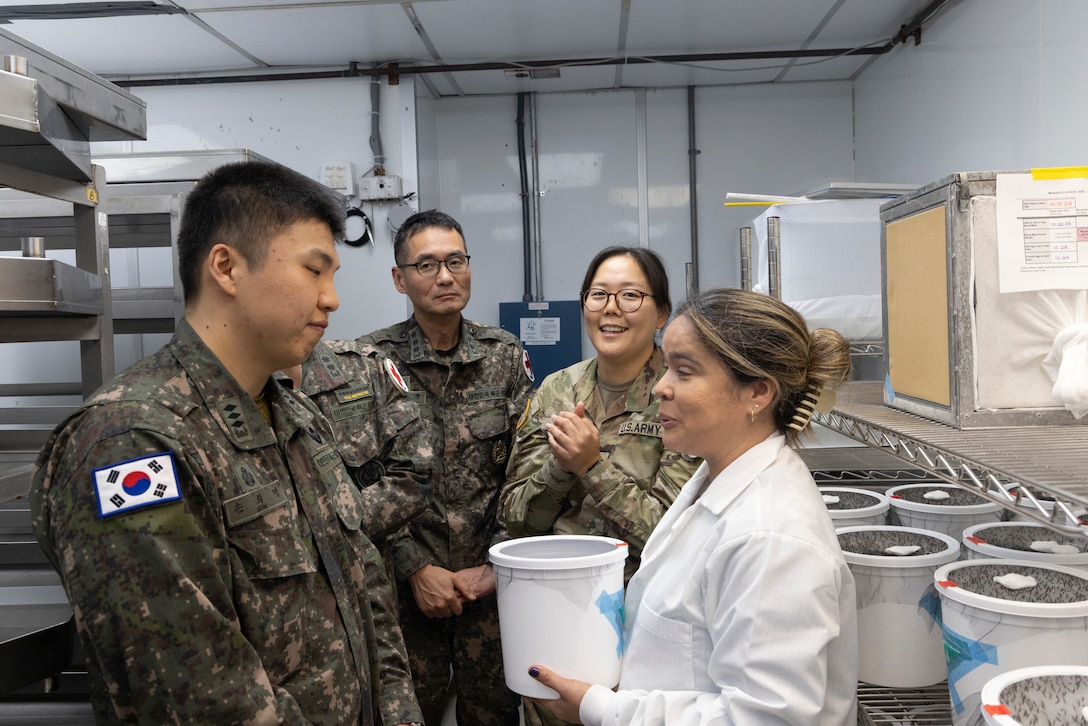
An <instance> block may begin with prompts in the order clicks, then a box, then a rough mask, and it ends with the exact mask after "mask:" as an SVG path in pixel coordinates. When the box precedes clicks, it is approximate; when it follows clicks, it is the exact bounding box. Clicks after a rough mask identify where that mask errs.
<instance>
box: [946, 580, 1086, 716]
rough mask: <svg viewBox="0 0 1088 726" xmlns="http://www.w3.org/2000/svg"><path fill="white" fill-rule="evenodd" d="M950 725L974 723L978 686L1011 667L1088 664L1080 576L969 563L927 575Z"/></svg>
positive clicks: (978, 703) (1083, 582) (1084, 587)
mask: <svg viewBox="0 0 1088 726" xmlns="http://www.w3.org/2000/svg"><path fill="white" fill-rule="evenodd" d="M934 579H935V582H936V583H937V594H938V595H939V596H940V600H941V628H942V630H943V634H944V651H945V657H946V659H947V665H948V690H949V697H950V698H951V705H952V720H953V723H954V725H955V726H982V724H983V718H982V715H981V710H980V701H981V691H982V687H983V686H984V685H985V684H986V682H987V681H989V680H990V679H991V678H993V677H995V676H997V675H1000V674H1002V673H1007V672H1008V671H1011V670H1014V669H1016V668H1027V667H1031V666H1043V665H1088V573H1085V572H1084V571H1082V570H1078V569H1075V568H1072V567H1065V566H1063V565H1051V564H1046V563H1041V562H1031V561H1026V560H995V559H975V560H961V561H958V562H952V563H950V564H947V565H944V566H942V567H941V568H939V569H938V570H937V572H936V573H935V574H934Z"/></svg>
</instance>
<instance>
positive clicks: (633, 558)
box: [501, 347, 701, 725]
mask: <svg viewBox="0 0 1088 726" xmlns="http://www.w3.org/2000/svg"><path fill="white" fill-rule="evenodd" d="M664 372H665V359H664V356H663V355H662V354H661V350H660V349H659V348H656V347H655V349H654V352H653V354H652V355H651V356H650V359H649V361H647V363H646V366H645V367H644V368H643V369H642V372H641V373H640V374H639V375H638V377H636V378H635V381H634V383H632V384H631V388H630V389H629V390H628V392H627V397H626V399H625V400H624V401H617V402H616V404H615V405H614V406H613V408H612V409H611V410H608V411H606V410H604V403H603V401H602V399H601V394H600V391H599V389H598V388H597V359H596V358H590V359H589V360H585V361H582V362H580V363H575V364H574V365H572V366H569V367H567V368H564V369H563V370H561V371H556V372H555V373H552V374H551V375H549V376H548V377H547V378H545V379H544V381H543V382H542V383H541V384H540V389H539V390H538V391H537V393H536V396H535V397H534V398H533V402H532V404H531V405H530V407H529V419H528V420H527V421H526V422H525V423H524V424H523V425H522V426H521V428H520V429H518V432H517V440H516V442H515V443H514V451H513V453H512V454H511V455H510V465H509V469H508V472H507V482H508V483H507V484H506V486H505V487H504V488H503V492H502V498H501V502H502V514H503V517H504V518H505V520H506V527H507V529H508V530H509V533H510V535H511V536H513V537H525V536H530V535H542V534H552V533H555V534H595V535H603V536H607V537H615V538H617V539H622V540H623V541H625V542H627V543H628V545H629V547H628V549H629V552H630V555H629V557H628V558H627V563H626V565H625V569H624V582H626V581H627V580H629V579H631V575H633V574H634V572H635V570H637V569H638V565H639V561H640V559H639V558H640V556H641V554H642V548H643V546H644V545H645V544H646V540H647V539H648V538H649V536H650V532H652V531H653V528H654V526H656V525H657V523H658V521H660V519H661V516H662V515H663V514H664V513H665V510H666V509H667V508H668V507H669V505H671V504H672V503H673V501H675V499H676V495H677V494H678V493H679V492H680V489H681V487H683V486H684V484H685V483H687V481H688V479H690V478H691V475H692V474H694V473H695V470H696V469H697V468H699V463H700V461H701V460H700V459H692V458H690V457H687V456H683V455H682V454H678V453H676V452H675V451H670V450H669V449H666V448H665V447H664V445H663V444H662V443H661V424H659V423H657V408H658V405H659V402H658V398H657V396H655V395H654V394H653V387H654V384H656V383H657V381H658V379H659V378H661V376H662V375H664ZM583 401H584V402H585V405H586V417H587V418H589V419H590V420H591V421H593V423H594V424H595V425H596V426H597V429H598V430H599V431H600V437H601V460H600V461H599V462H597V463H596V464H594V465H593V467H592V468H591V469H590V470H589V471H588V472H586V475H585V476H584V477H582V478H581V479H579V478H578V477H577V476H575V475H574V474H571V473H568V472H565V471H562V470H561V469H560V468H559V467H558V466H557V465H556V462H555V457H554V456H553V455H552V453H551V448H550V447H549V445H548V436H547V434H546V433H545V431H544V429H543V425H544V423H546V422H548V421H549V420H550V419H551V417H552V415H553V414H556V413H559V412H560V411H573V410H574V407H575V405H576V404H578V403H580V402H583ZM525 722H526V724H529V725H535V724H541V723H545V724H561V723H564V722H563V721H561V720H560V719H558V718H557V717H555V716H553V715H552V714H551V712H548V711H545V710H544V709H543V708H540V707H538V706H536V705H535V704H533V703H532V702H530V701H528V700H526V702H525Z"/></svg>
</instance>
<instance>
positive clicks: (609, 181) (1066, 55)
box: [0, 0, 1088, 380]
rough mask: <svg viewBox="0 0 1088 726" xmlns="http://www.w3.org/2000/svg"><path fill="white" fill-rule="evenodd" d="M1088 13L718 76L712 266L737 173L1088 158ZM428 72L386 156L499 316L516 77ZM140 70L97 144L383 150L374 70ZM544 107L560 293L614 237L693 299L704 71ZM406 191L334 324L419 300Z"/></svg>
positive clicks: (1069, 11) (708, 115) (987, 7)
mask: <svg viewBox="0 0 1088 726" xmlns="http://www.w3.org/2000/svg"><path fill="white" fill-rule="evenodd" d="M1084 27H1088V3H1085V2H1083V0H961V1H960V2H959V3H955V4H953V5H951V6H950V8H949V9H948V10H945V11H944V12H943V13H942V15H941V16H940V17H939V18H938V19H937V21H936V22H935V23H934V24H933V25H932V26H930V27H928V28H926V30H925V31H924V32H923V34H922V43H921V45H919V46H917V47H916V46H914V45H913V41H908V42H907V44H905V45H902V46H899V47H897V48H895V49H894V50H893V51H892V52H891V53H889V54H887V55H885V56H882V57H880V58H879V59H878V60H877V61H876V62H875V63H874V64H873V65H872V66H870V68H869V69H868V70H867V71H866V72H865V74H864V75H862V77H861V78H859V79H858V80H857V81H855V82H854V83H853V84H851V83H849V82H838V83H816V84H790V85H767V86H746V87H728V86H722V87H708V88H700V89H698V90H697V91H696V93H695V103H696V134H697V141H696V145H697V148H698V149H699V150H700V152H701V153H700V154H699V155H698V157H697V164H698V189H697V194H698V206H699V218H698V222H699V237H700V246H699V262H700V269H699V277H700V285H701V287H704V288H705V287H710V286H715V285H736V284H738V283H739V271H738V267H739V265H738V263H737V242H736V240H737V229H738V227H740V226H741V225H743V224H746V223H749V222H750V221H751V220H752V219H754V218H755V217H756V216H758V213H759V212H760V211H761V210H759V209H754V208H753V209H745V208H739V209H738V208H731V209H726V208H724V207H722V201H723V200H724V196H725V193H726V192H729V191H741V192H761V193H768V194H794V193H798V192H802V191H804V190H806V189H809V188H812V187H814V186H816V185H818V184H820V183H823V182H827V181H852V180H857V181H873V182H891V183H911V184H919V185H920V184H926V183H929V182H931V181H935V180H937V179H940V178H942V177H944V176H947V175H948V174H950V173H952V172H955V171H982V170H999V169H1013V168H1029V167H1035V166H1055V165H1076V164H1085V163H1088V134H1085V133H1084V131H1083V129H1082V128H1081V127H1082V125H1083V124H1081V122H1080V120H1081V119H1082V118H1083V117H1084V116H1085V112H1086V111H1088V97H1086V96H1085V95H1084V93H1083V92H1082V90H1081V89H1082V88H1083V86H1084V83H1083V73H1084V70H1083V69H1084V68H1085V67H1088V44H1085V43H1084V42H1083V39H1082V37H1081V34H1082V29H1083V28H1084ZM413 80H414V79H412V78H411V77H410V76H402V79H401V85H400V86H397V87H389V86H387V85H386V84H385V83H384V82H383V83H382V117H381V118H382V136H383V140H384V142H385V150H386V156H387V162H386V168H387V170H388V172H389V173H391V174H397V175H399V176H402V177H403V178H404V179H405V184H406V189H405V191H406V192H407V191H418V194H419V202H418V205H419V208H431V207H438V208H441V209H444V210H445V211H448V212H450V213H452V214H454V215H455V216H456V217H458V219H459V220H460V221H461V222H462V224H463V225H464V227H465V230H466V234H467V236H468V242H469V247H470V251H471V253H472V255H473V261H472V265H473V270H474V273H475V274H474V282H475V284H474V290H473V299H472V302H471V304H470V306H469V309H468V311H467V312H468V315H469V316H470V317H472V318H475V319H478V320H481V321H484V322H488V323H492V324H494V323H497V322H498V303H499V302H501V301H514V300H520V299H521V297H522V293H523V285H522V257H523V255H522V244H521V202H520V198H519V197H518V190H519V182H518V166H517V141H516V135H515V134H516V128H515V124H514V119H515V115H516V98H515V97H514V96H512V95H511V96H490V97H479V96H477V97H466V98H445V99H441V100H433V99H431V98H429V97H428V96H422V97H420V98H418V99H417V98H415V93H416V92H417V89H416V84H414V83H413ZM418 90H419V92H420V93H424V90H423V89H422V88H420V89H418ZM132 91H133V92H134V93H135V94H136V95H138V96H140V97H142V98H144V99H145V100H146V101H147V114H148V118H147V120H148V135H149V138H148V140H147V141H146V142H124V143H115V144H100V145H96V151H99V152H101V153H115V152H117V151H177V150H198V149H226V148H249V149H252V150H253V151H255V152H257V153H260V154H262V155H265V156H268V157H269V158H272V159H274V160H276V161H279V162H281V163H284V164H287V165H288V166H291V167H293V168H295V169H298V170H299V171H301V172H303V173H305V174H307V175H309V176H312V177H314V178H317V177H318V176H319V170H320V164H321V162H322V161H325V160H345V159H346V160H348V161H351V162H353V163H354V164H355V166H356V172H357V173H359V174H362V173H364V172H366V171H367V170H368V169H369V168H370V167H371V165H372V163H373V160H372V155H371V152H370V146H369V135H370V110H371V109H370V86H369V80H368V79H336V80H315V81H291V82H269V83H245V84H205V85H193V86H173V87H161V88H160V87H155V88H135V89H132ZM536 107H537V113H538V117H537V130H538V133H539V144H540V154H541V172H542V173H541V184H542V189H543V191H544V196H543V198H542V199H541V200H540V209H541V212H542V219H541V227H542V232H543V243H544V266H543V267H544V289H543V294H544V296H545V297H546V298H548V299H552V300H560V299H573V298H574V297H575V296H576V295H577V292H578V285H579V283H580V281H581V277H582V274H583V272H584V268H585V265H586V262H587V261H588V260H589V259H590V258H591V257H592V255H593V253H594V252H596V251H597V250H598V249H600V248H601V247H603V246H605V245H607V244H617V243H618V244H640V243H645V244H647V245H648V246H649V247H651V248H652V249H654V250H656V251H658V252H660V253H661V254H662V255H663V256H664V257H665V259H666V261H667V263H668V267H669V272H670V275H671V279H672V289H673V297H674V301H678V300H680V299H681V298H682V297H683V295H684V274H685V270H684V267H685V264H686V263H687V262H689V261H690V259H691V255H690V237H689V233H690V230H689V211H688V207H687V202H688V193H689V191H688V178H687V175H688V133H687V93H686V90H685V89H671V90H654V91H644V92H637V91H629V90H628V91H605V92H597V93H577V94H544V95H540V96H538V97H537V99H536ZM640 199H643V200H645V208H644V213H643V214H642V215H640V214H639V200H640ZM389 206H390V204H389V203H383V204H374V205H364V210H365V211H366V212H367V213H368V214H370V216H371V217H372V219H373V220H374V223H375V227H376V230H377V241H378V244H377V245H375V246H374V247H371V248H364V249H351V248H344V249H343V250H342V251H341V252H342V258H343V260H342V262H343V270H342V272H341V273H340V275H339V276H338V289H339V291H340V294H341V309H340V311H339V312H338V313H337V314H335V315H334V316H333V321H332V328H331V329H330V333H329V334H330V335H331V336H334V337H353V336H355V335H357V334H359V333H362V332H364V331H367V330H370V329H372V328H375V327H378V326H381V325H387V324H389V323H392V322H394V321H396V320H400V319H402V318H403V317H405V315H406V314H407V311H408V306H407V304H406V301H405V299H404V298H403V297H402V296H400V295H399V294H398V293H396V292H395V290H394V289H393V287H392V284H391V282H390V280H389V268H390V267H391V266H392V264H393V258H392V250H391V234H390V231H389V228H388V225H387V223H386V219H385V213H386V211H387V209H388V207H389ZM114 269H115V271H118V270H119V269H120V266H119V265H118V264H117V263H116V262H115V263H114ZM583 350H584V351H586V352H588V350H587V349H586V348H585V346H584V347H583ZM3 352H4V351H0V354H2V353H3ZM73 365H74V362H73ZM4 367H5V368H6V369H8V370H11V369H12V368H11V367H10V366H8V365H5V366H4ZM73 370H75V369H74V368H73ZM74 377H75V376H74V375H73V378H74ZM20 380H23V379H20ZM43 380H44V379H43Z"/></svg>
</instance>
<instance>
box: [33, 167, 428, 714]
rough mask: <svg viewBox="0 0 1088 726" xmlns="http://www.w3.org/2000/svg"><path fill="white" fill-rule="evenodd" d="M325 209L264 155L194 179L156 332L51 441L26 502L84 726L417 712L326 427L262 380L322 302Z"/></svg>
mask: <svg viewBox="0 0 1088 726" xmlns="http://www.w3.org/2000/svg"><path fill="white" fill-rule="evenodd" d="M343 219H344V212H343V204H342V202H341V201H340V200H338V199H337V198H336V197H335V196H332V195H330V193H329V192H328V190H327V189H325V188H324V187H322V186H320V185H319V184H317V183H315V182H313V181H311V180H309V179H307V178H306V177H304V176H302V175H300V174H297V173H296V172H293V171H291V170H289V169H286V168H284V167H280V166H278V165H275V164H269V163H264V162H243V163H240V164H230V165H226V166H222V167H220V168H218V169H216V170H214V171H212V172H210V173H209V174H208V175H206V176H205V177H204V178H203V179H202V180H201V181H200V182H198V184H197V186H196V187H195V189H194V190H193V191H192V193H191V194H190V195H189V198H188V201H187V202H186V206H185V210H184V214H183V218H182V228H181V232H180V235H179V237H178V249H179V255H180V272H181V280H182V285H183V288H184V292H185V317H184V319H183V320H182V321H181V322H180V323H179V324H178V328H177V332H176V333H175V335H174V337H173V338H172V340H171V341H170V342H169V343H168V344H167V345H166V346H165V347H164V348H162V349H161V350H160V351H159V352H158V353H155V354H154V355H152V356H150V357H148V358H145V359H144V360H143V361H140V362H139V363H137V364H136V365H134V366H133V367H131V368H129V369H128V370H127V371H125V372H124V373H122V374H120V375H119V376H118V377H117V378H116V379H114V380H113V381H112V382H111V383H109V384H107V385H106V386H104V387H103V388H102V389H100V390H99V391H98V392H97V393H96V394H94V395H93V396H92V397H91V398H90V399H89V400H88V401H86V402H85V403H84V404H83V405H82V406H81V407H80V408H79V409H78V410H77V411H76V412H75V413H74V414H73V415H72V416H70V417H69V418H68V419H67V420H66V421H64V422H63V423H62V424H61V425H60V426H59V427H58V428H57V429H56V430H55V431H54V432H53V435H52V437H51V439H50V440H49V442H48V443H47V444H46V446H45V448H44V450H43V451H42V453H41V455H40V456H39V458H38V462H37V468H36V470H35V473H34V476H33V481H32V484H31V491H30V503H31V511H32V516H33V521H34V529H35V533H36V535H37V538H38V541H39V543H40V544H41V545H42V547H43V549H44V550H45V552H46V554H47V556H48V557H49V559H50V560H51V562H52V563H53V565H54V567H56V568H57V570H58V571H59V572H60V574H61V578H62V580H63V582H64V587H65V591H66V592H67V594H68V598H69V600H70V601H71V603H72V607H73V610H74V612H75V620H76V626H77V629H78V631H79V635H80V639H81V641H82V644H83V646H84V650H85V651H86V657H87V669H88V672H89V675H90V678H91V683H92V701H93V706H94V710H95V717H96V720H97V721H98V722H99V723H131V724H135V723H142V724H152V723H154V724H163V723H179V724H228V723H249V724H258V723H261V724H266V723H267V724H273V723H318V724H363V725H365V726H371V725H372V724H383V725H384V724H410V723H413V722H418V721H420V719H421V718H422V714H421V713H420V710H419V707H418V705H417V703H416V700H415V697H414V695H413V692H412V684H411V677H410V675H409V672H408V666H407V656H406V654H405V652H404V645H403V640H402V637H401V634H400V630H399V628H398V626H397V624H396V621H395V616H394V613H393V603H392V592H391V590H390V588H389V584H388V582H387V580H386V578H385V571H384V568H383V565H382V562H381V559H380V557H379V555H378V552H377V550H376V549H375V548H374V546H373V545H372V544H371V542H370V540H368V539H367V537H366V535H365V534H364V533H363V531H362V529H361V528H360V523H361V522H362V520H363V516H364V511H363V509H364V504H363V501H362V498H361V497H360V495H359V490H358V488H357V487H356V486H355V484H354V483H353V482H352V480H351V478H350V476H349V475H348V472H347V469H346V468H345V467H344V465H343V461H342V460H341V458H340V455H339V453H338V451H337V448H336V445H335V439H334V438H333V434H332V431H331V429H330V427H329V424H328V422H327V421H326V420H325V418H324V417H323V416H322V415H321V414H320V412H319V411H318V409H317V408H316V407H315V406H314V405H313V404H312V403H311V402H310V401H308V400H306V399H305V398H304V397H302V396H299V395H297V394H295V393H293V392H292V391H290V390H289V389H288V388H287V387H285V386H282V385H280V384H279V383H278V382H276V381H274V380H273V379H272V378H271V376H272V374H273V372H274V371H276V370H277V369H281V368H289V367H291V366H294V365H297V364H298V363H301V362H302V361H303V360H305V359H306V357H307V356H308V355H309V354H310V351H311V350H312V349H313V347H314V345H315V344H316V343H317V341H318V340H319V339H320V338H321V335H322V333H323V332H324V329H325V327H326V325H327V323H328V316H329V314H330V313H331V312H332V311H333V310H335V309H336V307H337V305H338V302H337V298H336V291H335V289H334V287H333V273H334V272H335V270H336V269H337V267H338V266H339V263H338V256H337V252H336V249H335V246H334V241H335V239H336V238H337V237H339V236H340V235H342V233H343Z"/></svg>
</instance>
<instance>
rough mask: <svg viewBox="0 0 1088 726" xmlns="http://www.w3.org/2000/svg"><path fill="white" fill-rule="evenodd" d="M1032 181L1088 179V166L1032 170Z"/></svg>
mask: <svg viewBox="0 0 1088 726" xmlns="http://www.w3.org/2000/svg"><path fill="white" fill-rule="evenodd" d="M1031 178H1032V179H1084V178H1088V166H1052V167H1047V168H1043V169H1032V170H1031Z"/></svg>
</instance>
